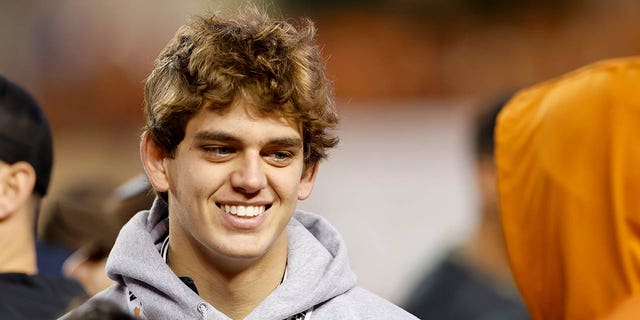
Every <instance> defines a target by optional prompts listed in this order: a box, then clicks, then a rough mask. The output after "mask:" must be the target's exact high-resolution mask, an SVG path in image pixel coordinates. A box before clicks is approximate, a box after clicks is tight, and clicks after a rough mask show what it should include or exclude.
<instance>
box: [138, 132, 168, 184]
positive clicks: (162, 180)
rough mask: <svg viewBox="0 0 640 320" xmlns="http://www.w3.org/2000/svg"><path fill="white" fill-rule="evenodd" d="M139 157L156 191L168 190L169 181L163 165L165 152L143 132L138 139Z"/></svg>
mask: <svg viewBox="0 0 640 320" xmlns="http://www.w3.org/2000/svg"><path fill="white" fill-rule="evenodd" d="M140 159H141V160H142V166H143V167H144V171H145V172H146V173H147V177H149V182H150V183H151V185H152V186H153V188H154V189H155V190H156V191H159V192H166V191H167V190H169V181H168V178H167V170H166V167H165V159H166V154H165V152H164V150H162V149H161V148H160V147H158V145H157V144H156V143H155V142H154V141H153V139H152V138H151V135H149V133H145V134H144V136H143V137H142V141H140Z"/></svg>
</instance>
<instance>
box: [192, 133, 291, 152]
mask: <svg viewBox="0 0 640 320" xmlns="http://www.w3.org/2000/svg"><path fill="white" fill-rule="evenodd" d="M194 140H195V141H220V142H240V139H238V138H237V137H236V136H234V135H232V134H229V133H226V132H221V131H201V132H198V133H197V134H196V135H195V137H194ZM265 144H266V145H273V146H280V147H284V148H302V139H300V138H297V137H296V138H293V137H282V138H275V139H271V140H268V141H267V142H266V143H265Z"/></svg>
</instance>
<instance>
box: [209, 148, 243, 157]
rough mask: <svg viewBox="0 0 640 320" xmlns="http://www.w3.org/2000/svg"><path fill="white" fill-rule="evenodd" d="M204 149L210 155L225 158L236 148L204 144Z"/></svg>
mask: <svg viewBox="0 0 640 320" xmlns="http://www.w3.org/2000/svg"><path fill="white" fill-rule="evenodd" d="M202 150H203V151H204V152H205V153H206V154H207V156H208V157H212V158H225V157H228V156H230V155H233V154H234V153H235V151H236V150H235V149H234V148H232V147H228V146H203V147H202Z"/></svg>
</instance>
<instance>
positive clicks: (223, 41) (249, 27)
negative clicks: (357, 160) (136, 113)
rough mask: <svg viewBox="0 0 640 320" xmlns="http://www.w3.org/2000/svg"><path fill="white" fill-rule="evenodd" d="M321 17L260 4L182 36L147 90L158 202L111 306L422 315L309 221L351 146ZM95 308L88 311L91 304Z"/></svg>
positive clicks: (140, 312)
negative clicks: (319, 38)
mask: <svg viewBox="0 0 640 320" xmlns="http://www.w3.org/2000/svg"><path fill="white" fill-rule="evenodd" d="M314 37H315V28H314V26H313V23H312V22H310V21H308V20H302V21H299V22H290V21H289V20H272V19H270V18H269V17H267V16H266V15H265V14H263V13H261V12H260V11H259V10H258V9H256V8H255V7H252V6H249V7H246V8H244V9H243V10H241V12H240V14H239V15H238V16H236V17H234V18H231V19H226V18H222V17H220V16H218V15H210V16H206V17H198V18H195V19H193V20H192V21H191V22H190V23H188V24H187V25H185V26H183V27H182V28H180V29H179V30H178V32H177V34H176V35H175V37H174V38H173V39H172V40H171V41H170V42H169V44H168V45H167V47H166V48H165V49H164V50H163V51H162V52H161V53H160V55H159V57H158V59H157V60H156V62H155V67H154V70H153V71H152V73H151V74H150V76H149V77H148V79H147V81H146V86H145V105H146V115H147V124H146V127H145V130H144V134H143V136H142V141H141V145H140V155H141V159H142V163H143V165H144V168H145V170H146V173H147V175H148V177H149V181H150V182H151V184H152V185H153V187H154V189H155V190H156V192H157V194H158V199H156V201H155V203H154V204H153V206H152V208H151V209H150V210H149V211H143V212H140V213H138V214H137V215H136V216H135V217H134V218H133V219H132V220H131V221H130V222H129V223H128V224H127V225H125V227H124V228H123V229H122V231H121V233H120V235H119V237H118V239H117V241H116V244H115V247H114V248H113V250H112V253H111V255H110V257H109V261H108V262H107V273H108V275H109V276H110V277H111V278H112V279H114V280H115V281H116V282H117V284H116V285H114V286H113V287H111V288H109V289H107V290H106V291H103V292H101V293H99V294H98V295H97V296H95V297H94V298H93V299H92V300H90V301H89V302H88V304H89V305H91V304H97V303H100V301H101V300H108V301H112V302H115V303H117V304H119V305H120V306H121V307H122V308H124V309H127V310H129V312H131V313H132V314H133V315H135V316H136V317H139V318H147V319H278V320H281V319H415V317H413V316H411V315H410V314H409V313H407V312H405V311H404V310H402V309H400V308H398V307H397V306H395V305H393V304H392V303H390V302H388V301H386V300H384V299H382V298H380V297H378V296H376V295H374V294H372V293H370V292H368V291H366V290H365V289H362V288H360V287H358V286H357V283H356V276H355V275H354V274H353V272H352V271H351V270H350V268H349V265H348V258H347V253H346V247H345V244H344V242H343V240H342V238H341V237H340V235H339V234H338V233H337V232H336V231H335V230H334V229H333V227H331V226H330V225H329V224H328V223H327V222H326V221H325V220H324V219H322V218H321V217H319V216H317V215H315V214H312V213H307V212H302V211H296V204H297V201H298V200H304V199H306V198H307V197H308V196H309V195H310V194H311V190H312V188H313V184H314V181H315V178H316V174H317V172H318V164H319V162H320V160H322V159H324V158H325V157H326V151H327V149H329V148H332V147H334V146H335V145H336V143H337V142H338V138H337V137H336V136H335V135H334V134H333V133H332V132H331V131H332V130H333V129H335V127H336V125H337V122H338V119H337V115H336V112H335V109H334V101H333V94H332V88H331V83H330V81H329V80H328V79H327V76H326V74H325V67H324V62H323V60H322V58H321V55H320V53H319V50H318V47H317V45H316V44H315V43H314ZM86 307H87V306H84V308H86Z"/></svg>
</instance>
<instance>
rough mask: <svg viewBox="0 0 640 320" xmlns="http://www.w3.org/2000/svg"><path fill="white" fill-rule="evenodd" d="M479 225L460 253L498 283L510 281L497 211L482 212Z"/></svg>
mask: <svg viewBox="0 0 640 320" xmlns="http://www.w3.org/2000/svg"><path fill="white" fill-rule="evenodd" d="M479 223H480V224H479V226H478V228H477V229H476V231H475V233H474V234H473V235H472V236H471V238H470V239H469V240H468V241H467V242H466V243H465V244H464V246H463V248H462V254H463V255H464V257H465V258H466V259H468V260H469V261H470V262H471V263H472V264H473V265H474V266H475V267H477V268H478V269H480V270H481V271H482V272H483V273H484V274H485V275H487V276H489V277H490V278H491V279H493V280H495V281H496V282H498V283H510V282H511V281H512V279H511V271H510V268H509V260H508V258H507V253H506V248H505V243H504V237H503V234H502V228H501V226H500V221H499V217H498V213H486V212H485V213H484V214H483V215H482V218H481V219H480V222H479Z"/></svg>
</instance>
